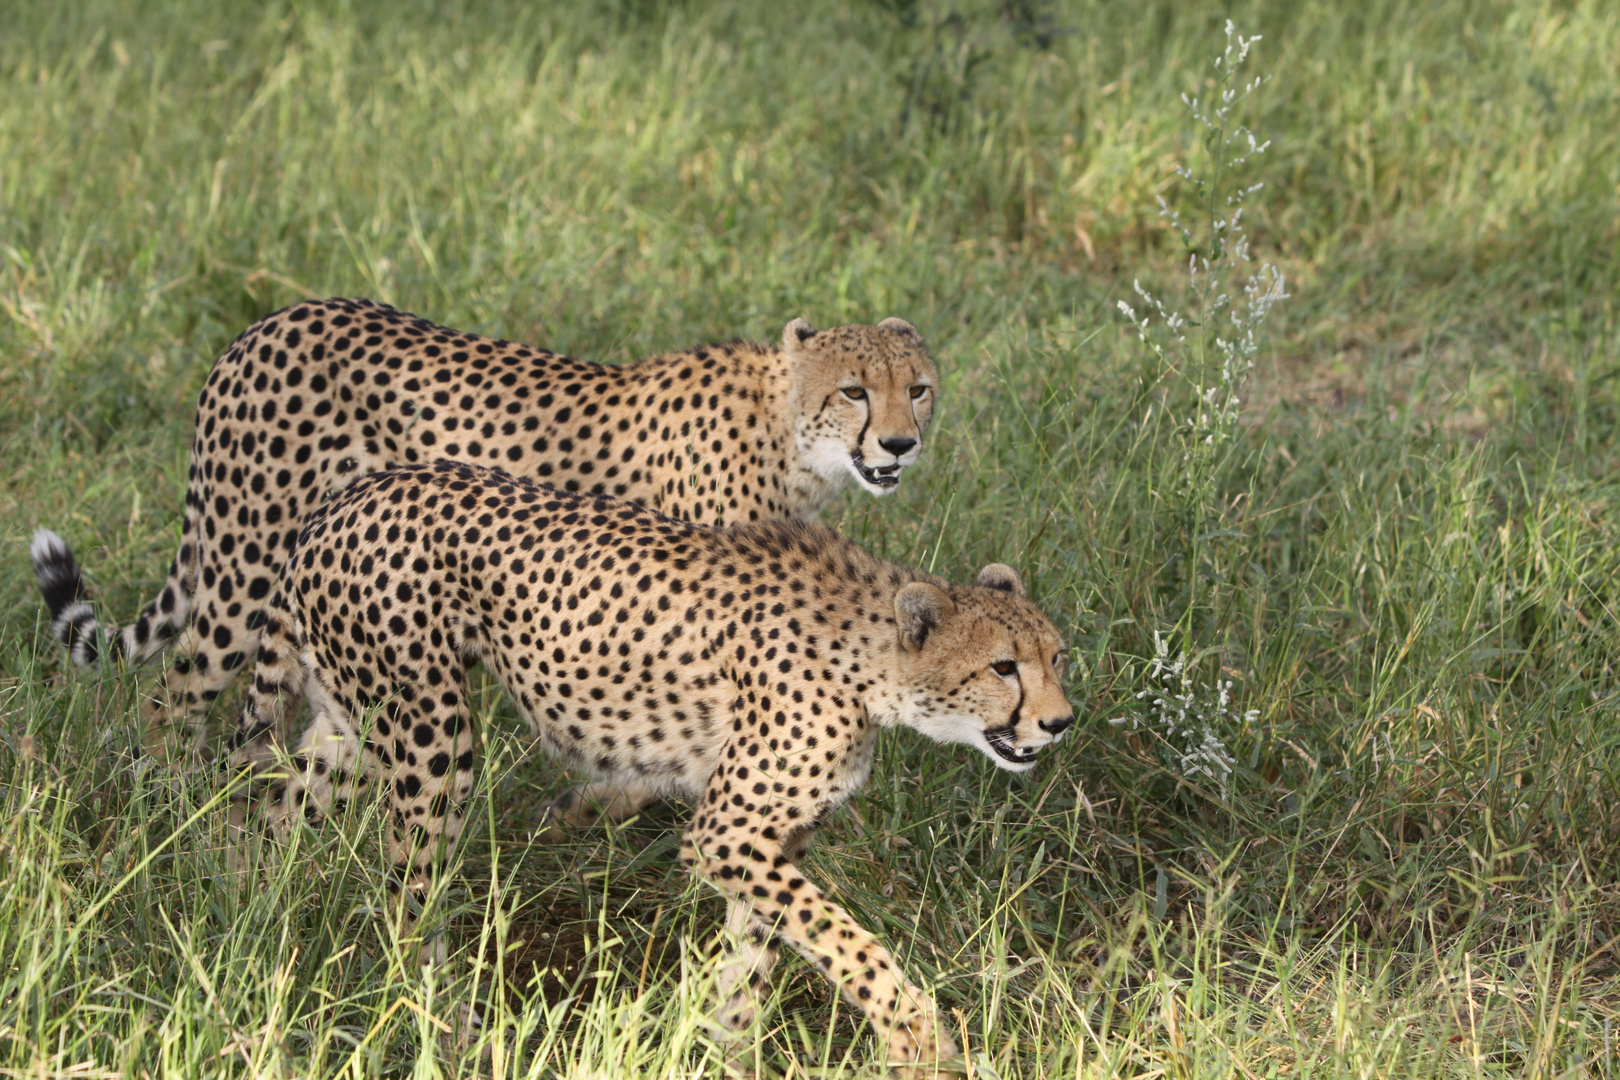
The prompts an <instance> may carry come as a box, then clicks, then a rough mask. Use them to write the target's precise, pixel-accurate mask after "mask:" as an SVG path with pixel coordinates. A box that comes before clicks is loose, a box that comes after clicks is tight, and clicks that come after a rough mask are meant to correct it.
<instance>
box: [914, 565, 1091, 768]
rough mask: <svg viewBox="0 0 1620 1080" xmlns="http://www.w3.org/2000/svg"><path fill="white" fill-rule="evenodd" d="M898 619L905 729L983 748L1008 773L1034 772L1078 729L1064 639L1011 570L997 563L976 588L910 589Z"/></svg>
mask: <svg viewBox="0 0 1620 1080" xmlns="http://www.w3.org/2000/svg"><path fill="white" fill-rule="evenodd" d="M894 615H895V628H896V632H897V633H898V635H899V638H900V640H899V669H900V679H901V683H902V687H903V688H902V695H903V696H902V700H901V702H900V705H899V707H898V710H897V711H898V714H899V716H898V719H899V721H900V722H901V723H904V724H906V725H907V726H909V727H913V728H916V729H917V730H918V731H920V732H922V733H923V734H924V735H927V736H929V737H930V738H932V739H933V740H935V741H936V742H942V743H967V744H968V745H970V746H977V747H978V748H979V749H980V750H983V751H984V752H985V754H986V755H988V756H989V758H990V760H991V761H994V762H995V763H996V764H997V765H999V766H1001V767H1002V768H1003V769H1006V770H1008V771H1009V772H1025V771H1027V770H1029V769H1032V768H1034V767H1035V757H1036V754H1037V752H1038V751H1039V750H1040V749H1041V748H1042V747H1043V746H1046V745H1048V744H1050V743H1054V742H1056V741H1057V740H1058V738H1059V737H1061V736H1062V734H1063V732H1064V731H1066V730H1067V729H1068V728H1069V726H1070V725H1071V724H1073V723H1074V709H1073V708H1072V707H1071V706H1070V705H1069V702H1068V700H1067V699H1066V698H1064V696H1063V685H1062V679H1061V668H1062V664H1063V643H1062V640H1061V639H1060V638H1059V637H1058V632H1057V630H1056V628H1055V627H1053V626H1052V623H1051V621H1050V620H1049V619H1047V617H1046V616H1045V615H1043V614H1042V613H1041V611H1040V609H1039V608H1037V607H1036V606H1035V605H1034V604H1032V603H1030V602H1029V601H1028V600H1027V599H1025V596H1024V583H1023V582H1022V581H1020V580H1019V577H1018V574H1017V572H1016V571H1014V570H1013V568H1012V567H1010V566H1006V565H1003V564H1002V563H991V564H990V565H989V566H987V567H985V568H984V569H983V570H981V571H980V572H979V580H978V584H976V585H973V586H960V585H952V586H949V587H947V588H944V589H940V588H937V587H935V586H933V585H930V584H927V583H926V582H914V583H912V584H910V585H906V586H904V587H902V588H901V589H900V590H899V591H898V592H896V593H895V597H894Z"/></svg>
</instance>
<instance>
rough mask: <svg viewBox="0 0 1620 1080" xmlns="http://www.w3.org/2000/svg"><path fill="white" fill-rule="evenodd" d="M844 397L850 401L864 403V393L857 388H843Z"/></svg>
mask: <svg viewBox="0 0 1620 1080" xmlns="http://www.w3.org/2000/svg"><path fill="white" fill-rule="evenodd" d="M843 391H844V396H845V397H847V398H849V400H851V401H865V400H866V391H865V390H863V389H862V388H861V387H859V386H846V387H844V388H843Z"/></svg>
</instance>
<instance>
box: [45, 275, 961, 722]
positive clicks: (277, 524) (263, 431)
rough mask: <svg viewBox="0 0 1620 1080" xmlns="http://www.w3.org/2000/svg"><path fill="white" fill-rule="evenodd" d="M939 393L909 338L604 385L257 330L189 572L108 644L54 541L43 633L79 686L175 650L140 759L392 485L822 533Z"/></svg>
mask: <svg viewBox="0 0 1620 1080" xmlns="http://www.w3.org/2000/svg"><path fill="white" fill-rule="evenodd" d="M938 394H939V372H938V370H937V369H936V368H935V366H934V363H933V361H932V360H931V359H930V358H929V355H928V351H927V349H926V348H924V346H923V341H922V338H921V336H920V335H919V334H918V333H917V331H916V329H915V328H914V327H912V325H911V324H910V323H908V322H906V321H905V320H903V319H885V320H883V321H882V322H881V323H879V324H877V325H876V326H838V327H834V328H832V329H830V330H823V331H820V332H817V331H816V330H815V329H814V328H812V327H811V326H810V324H809V323H807V322H805V321H804V320H803V319H794V320H793V321H792V322H790V323H788V324H787V326H786V328H785V329H784V330H783V333H782V341H781V344H780V345H779V346H776V347H772V348H767V347H764V346H760V345H753V344H749V343H746V342H740V341H739V342H731V343H728V344H724V345H712V346H707V347H702V348H696V349H693V350H691V351H688V352H677V353H669V354H666V355H662V356H656V357H653V358H651V359H648V360H643V361H641V362H640V363H636V364H630V365H625V366H612V365H603V364H593V363H586V362H583V361H578V360H572V359H569V358H568V357H566V356H559V355H557V354H556V353H551V352H547V351H545V350H544V349H535V348H530V347H527V346H523V345H514V344H512V343H511V342H507V341H499V340H496V339H494V338H485V337H479V336H478V335H476V334H465V333H460V332H457V331H455V330H449V329H446V328H444V327H442V326H435V325H434V324H433V323H430V322H427V321H426V320H423V319H419V318H417V317H415V316H413V315H408V314H406V313H404V312H400V311H395V310H394V309H393V308H390V307H385V306H383V305H381V304H376V303H373V302H371V301H369V300H326V301H320V302H314V303H303V304H296V305H294V306H292V307H289V308H287V309H285V310H283V311H279V312H277V313H276V314H274V315H270V316H267V317H266V318H263V319H261V320H259V321H258V322H256V323H254V324H253V325H252V326H250V327H248V329H247V330H246V331H245V332H244V333H243V334H242V335H241V336H240V337H238V338H237V339H236V340H235V341H234V342H232V344H231V345H230V347H229V348H228V349H226V351H225V354H224V355H223V356H221V357H220V358H219V360H218V361H217V362H216V363H215V364H214V368H213V371H212V373H211V374H210V375H209V376H208V381H207V383H206V384H205V385H204V386H203V389H202V393H201V395H200V396H199V397H198V399H197V420H196V434H195V436H194V441H193V443H192V449H191V472H190V480H189V483H188V486H187V489H186V504H185V525H184V528H183V531H182V533H181V538H180V548H179V552H178V554H177V555H176V557H175V560H174V563H173V566H172V567H171V569H170V572H169V579H168V581H167V582H166V583H165V584H164V586H163V588H162V590H161V591H160V592H159V594H158V596H157V598H156V599H154V600H153V601H152V602H151V603H150V604H148V605H147V607H146V608H145V610H143V611H142V612H141V614H140V615H139V616H138V617H137V618H136V619H135V620H134V621H133V622H131V623H129V624H127V625H125V626H123V627H117V626H107V625H102V624H100V623H99V622H98V620H97V618H96V615H95V612H94V610H93V609H92V607H91V606H90V604H89V603H88V602H86V600H85V590H84V588H83V585H82V583H81V581H80V576H79V570H78V566H77V565H76V563H75V562H74V559H73V556H72V554H71V553H70V552H69V550H68V547H67V545H66V544H65V543H64V542H63V541H62V539H61V538H60V537H58V536H57V535H56V534H54V533H52V532H49V531H48V530H44V529H42V530H40V531H39V532H37V533H36V534H35V538H34V545H33V560H34V569H35V573H36V576H37V578H38V580H39V585H40V589H41V591H42V592H43V594H44V597H45V601H46V604H47V606H48V608H49V610H50V617H51V629H52V631H53V633H54V634H55V636H56V637H57V638H58V640H60V641H61V642H63V643H64V644H65V645H67V646H69V648H70V650H71V654H72V657H73V659H74V660H75V661H76V662H77V663H79V664H90V663H93V662H94V661H95V659H96V657H97V656H98V655H102V654H106V655H110V656H113V657H115V658H122V659H126V660H129V661H132V662H137V663H138V662H143V661H147V660H150V659H152V658H154V657H156V656H158V655H159V654H161V653H162V652H163V651H164V649H165V648H166V647H168V646H169V645H170V644H171V642H172V643H173V645H174V648H173V653H172V657H171V660H170V664H169V667H168V669H167V670H166V672H165V674H164V678H163V682H162V685H161V686H159V687H158V688H157V689H156V690H155V692H154V693H153V694H151V695H150V697H148V698H147V699H146V700H145V702H144V705H143V722H144V726H145V729H146V732H147V744H148V748H149V749H150V750H153V751H154V752H160V753H161V752H163V751H164V750H165V731H166V730H167V729H170V728H171V725H172V727H173V728H177V729H179V730H182V731H187V732H189V734H190V741H191V743H192V745H194V746H200V745H201V742H202V739H203V737H204V734H205V728H204V725H203V723H202V714H203V712H204V711H205V710H206V709H207V708H208V704H209V703H210V702H211V701H213V699H214V698H216V697H218V696H219V694H220V692H221V691H223V690H224V689H225V687H226V686H227V685H229V683H230V682H231V680H232V679H234V678H235V676H236V673H237V672H238V671H239V670H240V669H241V667H242V665H243V663H244V662H245V661H246V660H248V659H249V658H251V657H252V656H253V655H254V653H255V650H256V649H257V643H258V636H259V619H260V618H261V615H262V609H263V606H264V603H265V600H266V598H267V597H268V596H269V594H270V590H271V587H272V585H273V584H274V582H275V579H276V574H277V572H278V571H279V570H280V568H281V564H282V561H283V560H284V559H285V558H286V555H287V551H288V550H289V549H290V548H291V547H292V543H293V540H294V539H295V538H296V537H297V535H298V530H299V528H300V527H301V526H302V525H303V523H304V521H305V520H306V519H307V518H308V517H309V515H310V514H311V513H312V512H313V511H314V510H315V508H316V507H317V506H319V505H320V503H321V500H322V499H323V498H325V497H326V495H327V494H328V493H329V492H331V491H332V490H333V489H334V488H336V487H339V486H341V485H342V484H345V483H347V482H349V481H351V480H353V479H354V478H355V477H356V476H358V475H362V474H364V473H369V472H374V471H376V470H378V469H384V468H387V467H388V466H390V465H399V464H408V463H411V462H426V461H432V460H435V459H453V460H457V461H465V462H471V463H473V464H488V465H499V466H500V467H501V468H504V469H506V470H507V471H509V472H512V473H516V474H519V475H522V476H527V477H530V478H533V479H538V480H542V481H545V482H546V483H549V484H553V485H556V486H557V487H560V488H564V489H566V490H568V491H579V492H588V493H591V494H611V495H617V496H621V497H623V498H626V499H632V500H634V501H636V502H639V503H641V504H643V505H645V506H648V507H650V508H652V509H654V510H657V511H660V512H661V513H664V514H668V515H669V516H671V517H677V518H687V519H692V520H696V521H703V522H706V523H717V522H721V521H724V522H746V521H769V520H776V519H780V518H806V519H811V518H814V517H815V516H816V513H817V512H818V511H819V510H820V509H821V508H822V507H823V506H825V505H826V504H827V502H828V500H829V499H831V498H832V497H833V496H834V495H835V494H836V493H837V492H838V491H839V490H840V489H841V488H843V487H844V486H845V485H846V484H848V483H849V482H851V481H854V482H855V483H857V484H859V485H860V486H861V487H862V488H865V489H866V490H867V491H870V492H872V493H873V494H875V495H882V494H884V493H886V492H889V491H893V490H894V489H895V487H896V486H897V485H898V484H899V482H900V475H901V472H902V471H903V470H904V469H906V468H908V467H909V466H911V465H912V464H913V463H914V462H915V461H916V460H917V455H918V454H919V453H920V452H921V450H922V444H923V438H924V436H925V434H926V433H927V431H928V425H929V421H930V420H931V419H932V417H933V412H934V405H935V400H936V398H937V397H938Z"/></svg>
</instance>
